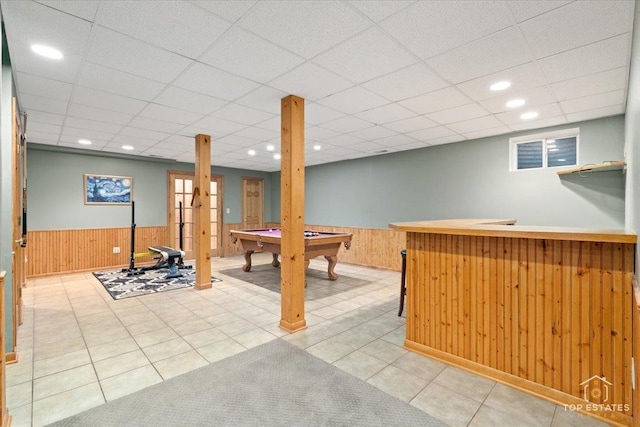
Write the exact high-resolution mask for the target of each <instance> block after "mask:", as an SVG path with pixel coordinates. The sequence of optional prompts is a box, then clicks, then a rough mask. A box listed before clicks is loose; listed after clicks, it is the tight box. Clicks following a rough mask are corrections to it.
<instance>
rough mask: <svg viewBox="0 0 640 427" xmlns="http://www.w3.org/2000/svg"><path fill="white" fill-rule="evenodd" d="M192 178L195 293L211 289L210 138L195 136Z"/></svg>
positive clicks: (200, 135) (207, 136)
mask: <svg viewBox="0 0 640 427" xmlns="http://www.w3.org/2000/svg"><path fill="white" fill-rule="evenodd" d="M195 174H196V176H195V181H194V188H193V198H192V200H191V205H192V206H193V217H194V221H195V224H194V233H193V240H194V246H195V259H196V282H195V283H194V285H193V287H194V288H195V289H196V290H203V289H209V288H210V287H211V210H210V206H211V198H210V194H209V192H210V191H209V190H210V188H211V137H210V136H209V135H202V134H198V135H196V173H195Z"/></svg>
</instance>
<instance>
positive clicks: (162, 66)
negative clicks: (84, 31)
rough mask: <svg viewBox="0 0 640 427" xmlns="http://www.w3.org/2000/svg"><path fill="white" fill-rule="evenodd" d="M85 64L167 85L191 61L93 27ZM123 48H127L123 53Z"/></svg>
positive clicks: (127, 37)
mask: <svg viewBox="0 0 640 427" xmlns="http://www.w3.org/2000/svg"><path fill="white" fill-rule="evenodd" d="M92 33H93V34H92V35H93V40H92V42H91V47H90V48H89V51H88V54H87V60H88V61H89V62H93V63H94V64H100V65H104V66H106V67H110V68H114V69H116V70H120V71H124V72H127V73H130V74H134V75H136V76H140V77H145V78H147V79H151V80H156V81H160V82H163V83H169V82H170V81H172V80H173V79H175V78H176V77H177V76H178V75H179V74H180V73H181V72H182V71H184V70H185V68H187V66H188V65H189V64H190V63H191V61H190V60H189V59H187V58H185V57H184V56H180V55H177V54H175V53H172V52H169V51H166V50H163V49H160V48H158V47H155V46H152V45H150V44H148V43H143V42H141V41H138V40H136V39H134V38H132V37H129V36H125V35H122V34H119V33H116V32H115V31H111V30H108V29H106V28H102V27H99V26H94V27H93V32H92ZM122 46H127V48H126V49H122Z"/></svg>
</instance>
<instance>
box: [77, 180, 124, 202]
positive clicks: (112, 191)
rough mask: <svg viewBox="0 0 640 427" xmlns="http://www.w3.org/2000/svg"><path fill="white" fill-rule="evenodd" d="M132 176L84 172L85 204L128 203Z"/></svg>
mask: <svg viewBox="0 0 640 427" xmlns="http://www.w3.org/2000/svg"><path fill="white" fill-rule="evenodd" d="M132 190H133V178H131V177H130V176H114V175H96V174H89V173H86V174H84V204H85V205H130V204H131V198H132V195H131V192H132Z"/></svg>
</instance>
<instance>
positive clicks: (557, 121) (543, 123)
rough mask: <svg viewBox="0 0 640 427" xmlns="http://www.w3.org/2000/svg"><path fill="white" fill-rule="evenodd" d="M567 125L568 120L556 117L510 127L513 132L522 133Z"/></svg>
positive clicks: (563, 117)
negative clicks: (523, 131)
mask: <svg viewBox="0 0 640 427" xmlns="http://www.w3.org/2000/svg"><path fill="white" fill-rule="evenodd" d="M565 123H567V119H566V118H565V116H555V117H548V118H543V119H541V120H533V121H530V122H520V123H516V124H512V125H509V127H510V128H511V130H512V131H520V130H531V129H536V130H537V129H541V128H545V127H549V126H556V125H562V124H565Z"/></svg>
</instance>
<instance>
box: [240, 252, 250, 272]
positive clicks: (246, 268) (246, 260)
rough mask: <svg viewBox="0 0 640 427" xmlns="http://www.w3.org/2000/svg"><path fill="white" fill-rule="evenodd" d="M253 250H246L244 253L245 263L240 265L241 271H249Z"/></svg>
mask: <svg viewBox="0 0 640 427" xmlns="http://www.w3.org/2000/svg"><path fill="white" fill-rule="evenodd" d="M252 253H253V251H246V252H245V253H244V261H245V263H246V264H245V265H243V266H242V271H251V254H252Z"/></svg>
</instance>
